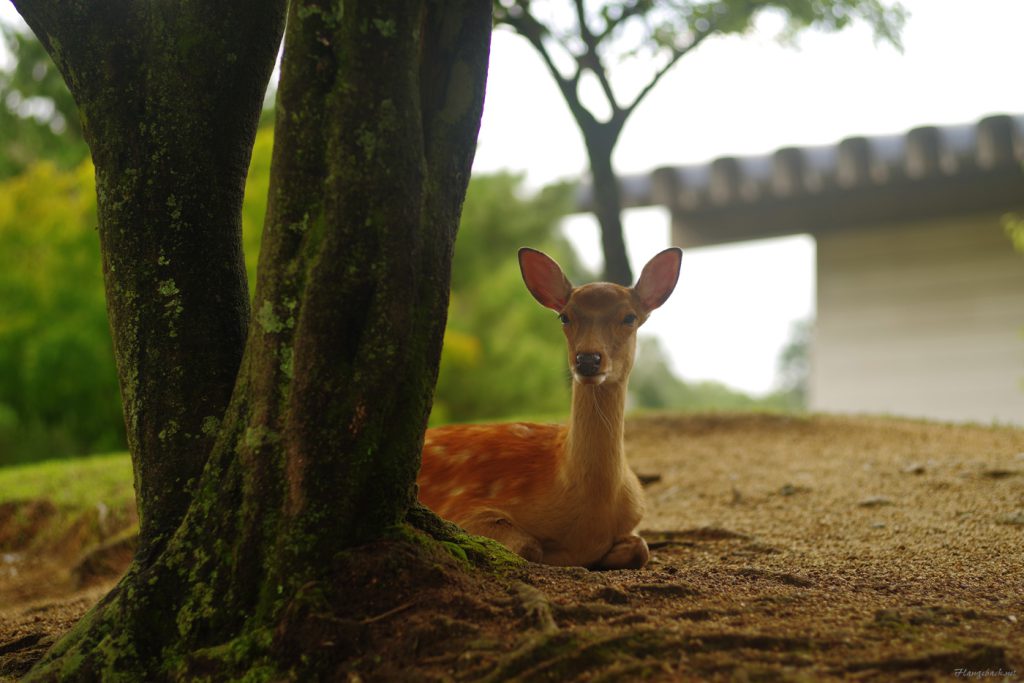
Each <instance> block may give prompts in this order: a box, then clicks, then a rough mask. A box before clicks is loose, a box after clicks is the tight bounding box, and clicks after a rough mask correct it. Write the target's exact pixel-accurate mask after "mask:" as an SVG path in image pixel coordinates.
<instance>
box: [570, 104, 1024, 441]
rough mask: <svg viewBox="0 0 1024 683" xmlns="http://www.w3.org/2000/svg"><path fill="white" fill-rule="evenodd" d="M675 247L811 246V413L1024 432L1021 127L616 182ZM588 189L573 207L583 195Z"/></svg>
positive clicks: (799, 153) (856, 140) (793, 152)
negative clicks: (781, 241) (1012, 219)
mask: <svg viewBox="0 0 1024 683" xmlns="http://www.w3.org/2000/svg"><path fill="white" fill-rule="evenodd" d="M622 184H623V194H624V199H625V201H626V205H627V206H654V205H661V206H664V207H666V208H667V209H668V210H669V211H670V213H671V216H672V239H673V242H674V243H675V244H677V245H679V246H682V247H684V248H687V247H699V246H705V245H713V244H723V243H728V242H738V241H744V240H752V239H761V238H767V237H778V236H783V235H792V234H801V233H807V234H810V235H812V236H813V237H814V238H815V240H816V243H817V283H818V284H817V288H818V289H817V312H816V325H815V333H814V344H813V351H812V364H811V368H812V369H811V382H810V408H811V409H812V410H819V411H835V412H848V413H891V414H897V415H909V416H919V417H928V418H935V419H942V420H954V421H980V422H991V421H1000V422H1015V423H1022V422H1024V256H1022V255H1021V254H1018V253H1016V252H1015V251H1014V249H1013V245H1012V243H1011V241H1010V239H1009V238H1008V237H1007V235H1006V234H1005V230H1004V227H1003V217H1004V216H1005V215H1006V214H1007V213H1010V212H1024V116H991V117H988V118H985V119H983V120H981V121H980V122H978V123H976V124H969V125H962V126H944V127H931V126H929V127H921V128H916V129H914V130H911V131H910V132H908V133H906V134H903V135H892V136H877V137H851V138H847V139H845V140H843V141H841V142H839V143H838V144H836V145H830V146H822V147H802V148H795V147H791V148H784V149H779V150H778V151H776V152H775V153H773V154H769V155H764V156H753V157H727V158H719V159H716V160H714V161H712V162H711V163H709V164H702V165H693V166H681V167H674V168H662V169H658V170H656V171H654V172H653V173H651V174H647V175H638V176H629V177H626V178H624V179H623V180H622ZM585 195H586V193H585V192H584V193H583V195H582V196H581V208H586V207H587V204H588V199H587V197H586V196H585Z"/></svg>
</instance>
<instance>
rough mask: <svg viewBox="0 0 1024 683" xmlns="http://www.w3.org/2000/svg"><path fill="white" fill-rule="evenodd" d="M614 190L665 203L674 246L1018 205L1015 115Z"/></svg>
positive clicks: (665, 172)
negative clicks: (668, 212) (669, 213)
mask: <svg viewBox="0 0 1024 683" xmlns="http://www.w3.org/2000/svg"><path fill="white" fill-rule="evenodd" d="M621 187H622V193H623V201H624V204H625V206H627V207H639V206H657V205H662V206H665V207H667V208H668V209H669V210H670V211H671V213H672V222H673V230H674V237H673V238H674V241H675V242H676V243H678V244H680V245H682V246H700V245H707V244H719V243H723V242H735V241H740V240H749V239H759V238H763V237H775V236H780V235H788V234H796V233H819V232H824V231H829V230H835V229H841V228H851V227H856V226H862V225H868V224H879V223H888V222H894V221H905V220H918V219H922V218H929V217H934V216H940V215H947V216H948V215H953V214H958V213H969V212H979V211H1005V210H1012V209H1024V115H1018V116H1006V115H999V116H989V117H986V118H984V119H982V120H981V121H979V122H977V123H975V124H967V125H958V126H922V127H919V128H914V129H913V130H911V131H909V132H907V133H905V134H902V135H881V136H872V137H849V138H846V139H844V140H842V141H840V142H839V143H837V144H835V145H825V146H816V147H784V148H782V149H779V150H777V151H776V152H774V153H772V154H765V155H760V156H749V157H721V158H718V159H715V160H714V161H712V162H710V163H707V164H697V165H689V166H675V167H668V168H659V169H657V170H655V171H653V172H652V173H649V174H642V175H632V176H626V177H624V178H622V181H621ZM590 193H591V189H590V187H589V186H586V187H583V188H581V191H580V194H579V202H578V205H579V208H580V209H581V210H591V208H592V205H591V199H590Z"/></svg>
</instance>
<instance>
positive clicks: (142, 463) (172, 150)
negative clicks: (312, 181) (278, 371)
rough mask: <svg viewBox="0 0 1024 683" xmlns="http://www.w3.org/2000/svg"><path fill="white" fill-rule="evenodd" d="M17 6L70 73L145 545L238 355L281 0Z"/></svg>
mask: <svg viewBox="0 0 1024 683" xmlns="http://www.w3.org/2000/svg"><path fill="white" fill-rule="evenodd" d="M15 5H16V6H17V8H18V10H19V12H21V14H22V16H23V17H24V18H25V20H26V21H27V22H28V24H29V26H30V27H32V29H33V30H34V31H35V33H36V35H37V36H38V37H39V39H40V40H41V42H42V43H43V45H44V46H45V47H46V49H47V51H48V52H49V53H50V55H51V56H52V57H53V58H54V61H55V63H56V64H57V66H58V68H59V69H60V71H61V73H62V74H63V76H64V79H65V80H66V81H67V83H68V85H69V87H70V89H71V92H72V94H73V95H74V97H75V101H76V103H77V105H78V108H79V112H80V115H81V118H82V122H83V130H84V133H85V136H86V140H87V141H88V143H89V145H90V147H91V149H92V154H93V159H94V162H95V165H96V185H97V193H98V202H97V206H98V212H99V234H100V244H101V251H102V254H103V271H104V279H105V283H106V291H107V309H108V313H109V317H110V326H111V331H112V334H113V340H114V351H115V354H116V357H117V367H118V374H119V379H120V384H121V396H122V401H123V405H124V414H125V422H126V424H127V434H128V445H129V449H130V451H131V453H132V459H133V465H134V468H135V486H136V494H137V498H138V508H139V516H140V524H141V533H140V539H141V546H142V553H141V554H142V556H147V557H148V556H152V555H153V554H155V553H157V552H159V550H160V548H161V547H162V544H163V543H164V542H165V541H166V539H167V537H168V536H169V535H170V533H172V532H173V531H174V529H175V528H176V527H177V526H178V524H179V523H180V522H181V519H182V517H183V516H184V514H185V510H186V509H187V507H188V505H189V502H190V500H191V493H192V491H193V489H194V486H195V483H196V481H197V480H198V478H199V475H200V473H201V472H202V468H203V465H204V464H205V462H206V458H207V456H208V454H209V452H210V448H211V446H212V445H213V439H214V437H215V436H216V433H217V426H218V425H219V423H220V420H221V418H222V417H223V414H224V409H225V407H226V406H227V403H228V399H229V398H230V395H231V390H232V387H233V386H234V382H235V376H236V374H237V371H238V367H239V363H240V361H241V357H242V349H243V345H244V341H245V330H246V326H247V324H248V318H249V301H248V292H247V288H246V282H245V266H244V262H243V259H242V250H241V246H240V244H241V243H240V239H239V236H240V234H241V213H240V211H241V205H242V195H243V191H244V178H245V172H246V169H247V167H248V163H249V156H250V153H251V149H252V142H253V137H254V136H255V133H256V122H257V118H258V116H259V112H260V107H261V103H262V98H263V93H264V91H265V89H266V83H267V79H268V78H269V75H270V69H271V67H272V66H273V60H274V55H275V53H276V47H277V44H278V42H279V41H280V31H281V24H282V18H283V6H284V0H262V1H261V2H259V3H258V4H257V5H255V6H252V5H251V4H250V3H243V2H223V3H215V4H213V5H211V4H210V3H203V2H182V3H173V4H172V3H136V2H130V1H126V0H122V1H120V2H105V3H74V4H72V5H68V4H67V3H60V2H53V1H51V0H17V2H15ZM183 36H188V37H189V40H183V39H182V37H183Z"/></svg>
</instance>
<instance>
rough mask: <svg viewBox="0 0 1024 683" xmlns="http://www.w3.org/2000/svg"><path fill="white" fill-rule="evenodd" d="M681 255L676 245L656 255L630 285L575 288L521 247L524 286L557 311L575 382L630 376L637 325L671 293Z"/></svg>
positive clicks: (551, 262)
mask: <svg viewBox="0 0 1024 683" xmlns="http://www.w3.org/2000/svg"><path fill="white" fill-rule="evenodd" d="M682 257H683V252H682V250H681V249H679V248H676V247H672V248H670V249H666V250H665V251H662V252H661V253H659V254H657V255H656V256H655V257H654V258H652V259H651V260H650V261H648V263H647V265H645V266H644V269H643V271H642V272H641V273H640V279H639V280H637V283H636V285H634V286H633V287H622V286H621V285H615V284H611V283H608V282H595V283H593V284H589V285H583V286H581V287H573V286H572V284H571V283H570V282H569V280H568V279H567V278H566V277H565V274H564V273H563V272H562V269H561V267H559V265H558V264H557V263H555V261H554V260H553V259H552V258H551V257H549V256H547V255H546V254H544V253H542V252H539V251H537V250H536V249H530V248H527V247H524V248H522V249H520V250H519V267H520V269H521V270H522V273H523V280H524V281H525V282H526V287H527V288H528V289H529V290H530V293H531V294H533V297H534V298H535V299H537V301H539V302H540V303H541V304H542V305H543V306H546V307H548V308H550V309H551V310H553V311H555V312H557V313H558V318H559V320H560V321H561V323H562V330H563V331H564V332H565V339H566V343H567V344H568V352H569V368H570V369H571V370H572V376H573V379H574V380H575V381H576V382H579V383H580V384H601V383H602V382H625V381H626V380H627V379H628V378H629V372H630V370H632V368H633V356H634V354H635V352H636V331H637V328H639V327H640V326H641V325H643V324H644V322H645V321H646V320H647V318H648V316H650V314H651V311H653V310H654V309H656V308H658V307H659V306H661V305H662V304H663V303H665V301H667V300H668V297H669V295H671V294H672V290H673V289H675V286H676V281H677V280H678V279H679V267H680V265H681V263H682Z"/></svg>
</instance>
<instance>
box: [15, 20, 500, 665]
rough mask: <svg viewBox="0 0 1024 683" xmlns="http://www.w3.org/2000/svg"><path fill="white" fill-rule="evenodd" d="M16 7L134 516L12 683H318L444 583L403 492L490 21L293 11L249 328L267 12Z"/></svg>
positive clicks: (411, 477) (432, 356) (275, 37)
mask: <svg viewBox="0 0 1024 683" xmlns="http://www.w3.org/2000/svg"><path fill="white" fill-rule="evenodd" d="M15 4H16V6H17V8H18V10H19V12H21V14H22V16H23V17H24V18H25V19H26V21H27V23H28V24H29V25H30V26H31V27H32V29H33V31H34V32H35V33H36V35H37V36H38V37H39V38H40V40H41V42H42V43H43V45H44V46H46V48H47V51H48V52H49V54H50V55H51V56H52V57H54V58H55V62H56V64H57V66H58V68H59V69H60V71H61V73H62V74H63V76H64V78H65V81H66V82H67V83H68V84H69V85H70V87H71V89H72V92H73V94H74V96H75V100H76V102H77V104H78V107H79V111H80V112H81V115H82V121H83V130H84V134H85V138H86V140H87V141H88V142H89V145H90V148H91V151H92V155H93V159H94V162H95V165H96V184H97V198H98V202H97V208H98V217H99V235H100V250H101V254H102V259H103V272H104V280H105V289H106V296H107V307H108V311H109V314H110V323H111V330H112V332H113V341H114V351H115V356H116V359H117V368H118V376H119V381H120V386H121V394H122V400H123V404H124V412H125V417H126V424H127V431H128V443H129V445H130V449H131V455H132V462H133V467H134V472H135V480H136V492H137V504H138V510H139V516H140V532H139V551H138V553H137V555H136V557H135V561H134V563H133V565H132V567H131V568H130V569H129V571H128V573H127V574H126V575H125V577H124V578H123V579H122V580H121V582H120V583H119V584H118V586H117V587H116V588H115V589H114V590H113V591H112V592H111V593H110V594H109V595H108V596H107V597H106V598H105V599H104V600H103V601H101V603H100V604H99V605H97V606H96V607H95V608H94V609H93V610H92V611H91V612H90V613H89V614H88V615H86V616H85V617H84V618H83V621H82V623H80V624H79V625H78V626H77V627H75V628H74V629H72V631H71V632H70V633H68V634H67V635H66V636H65V637H64V639H63V640H62V641H60V642H59V643H58V644H57V645H55V646H54V648H53V649H51V650H50V652H48V654H47V655H46V658H45V659H44V660H43V661H42V662H40V663H39V664H38V665H37V666H36V668H35V669H34V670H33V672H31V673H30V674H29V678H30V679H31V678H33V677H34V678H37V679H77V680H87V679H88V680H108V679H114V678H117V679H124V680H155V679H167V678H176V679H195V678H198V677H211V676H212V677H214V678H250V679H263V680H266V679H279V678H291V679H300V680H306V679H308V680H318V679H329V678H332V677H333V676H334V675H335V674H336V673H337V671H338V669H337V667H338V665H339V659H338V658H342V659H343V658H344V656H345V654H344V653H345V652H348V655H349V656H351V655H352V654H353V653H354V652H355V650H354V649H350V650H346V649H345V648H346V647H352V644H350V643H348V638H349V636H350V635H351V634H352V633H353V632H352V631H351V630H346V628H347V626H346V624H356V625H357V626H358V623H359V622H358V621H357V620H353V619H345V618H343V617H347V616H348V615H349V614H350V612H349V610H353V609H357V607H356V606H357V605H360V604H362V605H364V610H363V614H365V607H366V606H367V605H369V604H370V603H368V602H366V601H367V600H371V599H388V600H392V599H401V596H402V594H403V592H405V594H406V595H408V593H407V591H408V590H409V589H410V585H411V586H413V587H416V586H421V587H422V586H424V585H425V586H427V587H429V585H431V584H430V582H431V581H437V580H438V579H437V576H438V573H439V572H440V571H441V569H440V567H441V565H439V564H438V562H439V559H438V558H441V557H449V556H447V555H446V554H445V553H444V551H443V550H442V549H441V548H442V546H440V545H438V544H436V543H433V542H431V541H430V540H429V539H428V537H427V536H424V535H422V534H417V532H416V531H414V526H419V527H422V528H427V529H429V530H431V531H434V532H435V533H437V534H439V535H445V534H447V535H448V537H449V538H451V530H450V529H448V528H447V527H444V526H443V525H441V523H440V520H437V518H435V517H433V516H432V515H430V514H429V513H427V512H426V511H425V510H423V509H422V508H419V507H418V506H416V505H415V478H416V472H417V470H418V465H419V454H420V449H421V446H422V439H423V430H424V427H425V425H426V422H427V418H428V414H429V410H430V403H431V397H432V394H433V389H434V383H435V381H436V377H437V368H438V363H439V359H440V353H441V342H442V337H443V331H444V325H445V316H446V311H447V305H448V284H449V280H450V264H451V256H452V251H453V245H454V239H455V232H456V227H457V223H458V217H459V212H460V210H461V206H462V201H463V198H464V195H465V190H466V184H467V183H468V179H469V172H470V166H471V162H472V157H473V152H474V149H475V141H476V133H477V129H478V126H479V120H480V113H481V109H482V103H483V93H484V82H485V77H486V65H487V49H488V45H489V38H490V31H491V6H490V2H488V1H486V0H475V1H473V2H457V1H449V2H433V1H429V0H421V1H419V2H404V3H394V4H387V3H379V2H373V1H359V0H355V1H351V2H348V1H347V2H345V3H344V5H343V6H342V4H341V3H340V2H330V3H319V2H314V1H312V0H310V1H304V0H296V1H295V2H292V3H291V5H290V7H289V8H288V11H289V16H288V22H287V35H286V37H285V50H284V58H283V62H282V76H281V85H280V89H279V91H278V99H277V110H278V116H277V121H276V129H275V142H274V153H273V163H272V169H271V172H270V180H269V189H268V209H267V220H266V224H265V227H264V230H263V236H262V244H261V256H260V259H259V265H258V276H257V283H256V290H255V295H254V304H253V307H252V310H253V314H252V315H251V316H250V307H249V294H248V290H247V284H246V278H245V263H244V258H243V254H242V240H241V222H242V195H243V187H244V179H245V173H246V169H247V167H248V163H249V159H250V153H251V150H252V145H253V141H254V137H255V134H256V126H257V121H258V118H259V115H260V108H261V104H262V97H263V93H264V90H265V88H266V84H267V80H268V78H269V76H270V72H271V69H272V67H273V64H274V58H275V56H276V54H277V47H278V44H279V41H280V38H281V32H282V29H283V26H284V13H285V3H284V2H283V0H260V1H259V2H253V0H245V1H242V0H222V1H221V2H217V3H209V2H205V1H194V0H182V1H180V2H176V3H173V4H166V3H137V2H130V1H129V2H110V3H85V4H80V3H76V4H73V5H70V6H69V5H67V4H66V3H63V2H61V1H60V0H16V3H15ZM373 542H376V546H372V550H371V549H368V548H367V547H366V544H368V543H373ZM467 542H468V541H467ZM453 545H454V542H453ZM455 547H458V546H455ZM471 547H474V548H475V547H479V546H478V545H476V544H475V543H474V544H473V545H472V546H471ZM486 547H489V548H490V547H493V544H488V545H487V546H486ZM460 550H461V549H460ZM494 552H499V551H497V550H496V549H495V550H494ZM462 553H463V557H465V551H462ZM380 557H383V558H384V560H385V563H386V566H387V572H388V573H380V572H377V573H374V574H373V578H374V584H373V585H375V586H377V587H378V589H377V590H373V589H372V586H371V585H370V583H369V582H366V581H362V580H357V579H355V576H360V575H361V574H360V572H365V567H366V566H367V564H368V563H372V562H375V561H377V560H378V558H380ZM423 558H428V559H423ZM362 575H363V576H365V574H362ZM332 610H336V612H332ZM357 614H358V613H357ZM357 619H358V617H357ZM332 629H333V630H332ZM325 640H329V641H331V642H332V643H337V644H338V647H337V648H332V649H330V650H325V649H324V648H323V645H324V641H325Z"/></svg>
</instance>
